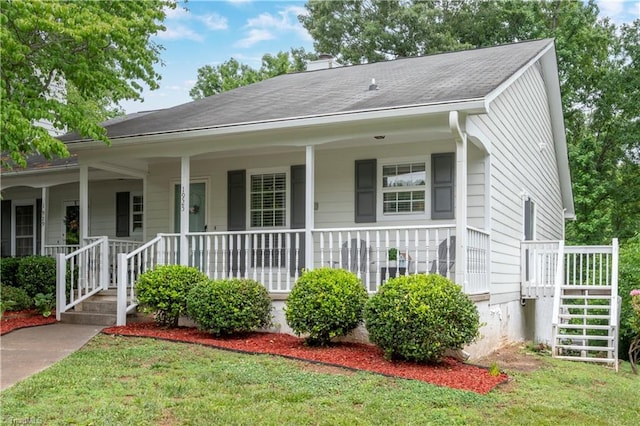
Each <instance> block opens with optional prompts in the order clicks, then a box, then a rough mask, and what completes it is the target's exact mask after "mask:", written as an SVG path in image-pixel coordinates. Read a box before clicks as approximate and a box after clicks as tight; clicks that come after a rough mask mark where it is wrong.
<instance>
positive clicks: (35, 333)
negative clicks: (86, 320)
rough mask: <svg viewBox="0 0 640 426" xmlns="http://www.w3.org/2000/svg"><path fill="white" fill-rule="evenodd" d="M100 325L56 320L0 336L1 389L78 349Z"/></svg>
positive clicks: (94, 333)
mask: <svg viewBox="0 0 640 426" xmlns="http://www.w3.org/2000/svg"><path fill="white" fill-rule="evenodd" d="M102 328H103V327H102V326H99V325H80V324H63V323H55V324H50V325H43V326H39V327H30V328H23V329H20V330H15V331H12V332H11V333H9V334H5V335H4V336H2V337H0V358H1V360H0V367H1V370H0V390H5V389H6V388H8V387H9V386H11V385H13V384H14V383H17V382H19V381H20V380H23V379H25V378H27V377H29V376H31V375H32V374H35V373H37V372H39V371H42V370H44V369H46V368H48V367H49V366H51V365H53V364H54V363H55V362H57V361H60V360H61V359H63V358H65V357H66V356H67V355H69V354H71V353H73V352H75V351H77V350H78V349H80V348H81V347H82V346H84V345H85V344H86V343H87V342H88V341H89V340H90V339H91V338H92V337H93V336H95V335H96V334H98V333H99V332H100V330H102Z"/></svg>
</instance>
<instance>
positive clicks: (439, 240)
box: [313, 226, 456, 293]
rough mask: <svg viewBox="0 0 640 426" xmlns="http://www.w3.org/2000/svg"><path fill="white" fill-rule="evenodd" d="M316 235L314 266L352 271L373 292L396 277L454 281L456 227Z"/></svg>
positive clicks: (336, 231) (355, 230) (328, 231)
mask: <svg viewBox="0 0 640 426" xmlns="http://www.w3.org/2000/svg"><path fill="white" fill-rule="evenodd" d="M313 235H314V237H313V239H314V251H315V253H314V260H315V264H314V266H315V267H316V268H318V267H331V268H342V269H346V270H349V271H351V272H353V273H355V274H356V275H357V276H358V277H359V278H361V279H362V281H363V283H364V285H365V287H366V288H367V290H368V291H369V292H370V293H375V292H376V291H378V289H379V287H380V285H382V283H383V282H384V281H386V280H388V279H389V278H392V277H395V276H397V275H409V274H415V273H429V272H431V273H440V274H441V275H444V276H446V277H448V278H450V279H454V278H455V268H456V256H455V248H456V247H455V226H399V227H371V228H364V227H363V228H334V229H316V230H314V232H313Z"/></svg>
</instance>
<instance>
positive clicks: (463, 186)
mask: <svg viewBox="0 0 640 426" xmlns="http://www.w3.org/2000/svg"><path fill="white" fill-rule="evenodd" d="M449 127H450V128H451V132H452V133H453V137H454V139H455V141H456V198H455V199H456V246H457V247H456V276H455V281H456V283H457V284H460V285H461V286H462V289H463V290H465V291H466V289H467V273H466V272H467V134H466V133H464V132H463V131H462V130H461V129H460V121H459V116H458V112H457V111H451V112H450V113H449Z"/></svg>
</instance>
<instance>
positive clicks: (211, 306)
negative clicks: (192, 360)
mask: <svg viewBox="0 0 640 426" xmlns="http://www.w3.org/2000/svg"><path fill="white" fill-rule="evenodd" d="M187 315H188V316H189V318H191V319H192V320H193V321H194V322H195V323H196V324H197V325H198V328H200V329H202V330H206V331H208V332H210V333H212V334H215V335H223V334H233V333H242V332H248V331H252V330H255V329H258V328H263V327H267V326H269V324H270V323H271V298H270V297H269V293H268V292H267V289H266V288H264V286H263V285H261V284H260V283H259V282H256V281H253V280H246V279H227V280H213V281H202V282H199V283H197V284H196V285H194V286H193V287H192V288H191V290H189V293H188V295H187Z"/></svg>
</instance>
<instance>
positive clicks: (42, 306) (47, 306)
mask: <svg viewBox="0 0 640 426" xmlns="http://www.w3.org/2000/svg"><path fill="white" fill-rule="evenodd" d="M33 302H34V305H35V307H36V310H37V311H38V312H40V313H41V314H42V316H44V317H48V316H50V315H51V312H52V311H53V308H55V307H56V298H55V297H54V296H53V294H42V293H38V294H36V296H35V297H34V298H33Z"/></svg>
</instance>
